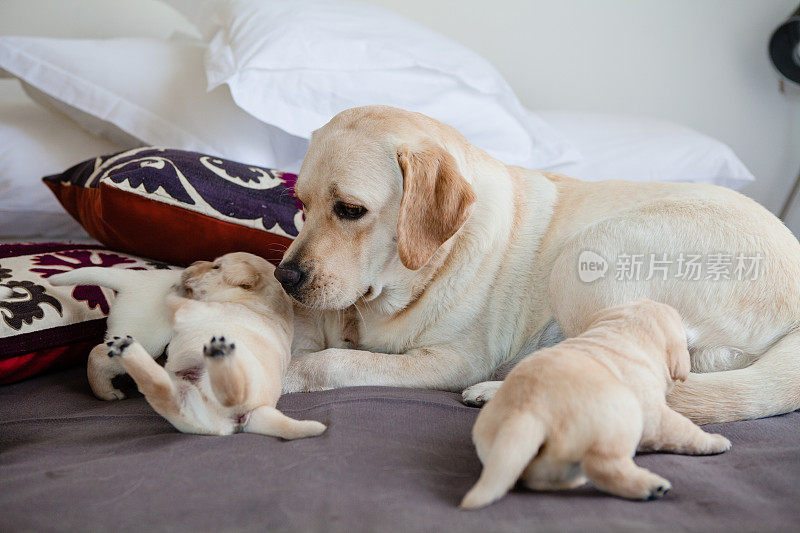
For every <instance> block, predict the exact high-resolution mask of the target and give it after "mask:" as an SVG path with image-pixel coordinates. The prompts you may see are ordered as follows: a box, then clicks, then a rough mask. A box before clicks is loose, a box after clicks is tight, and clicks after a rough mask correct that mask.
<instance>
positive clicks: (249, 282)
mask: <svg viewBox="0 0 800 533" xmlns="http://www.w3.org/2000/svg"><path fill="white" fill-rule="evenodd" d="M274 268H275V267H273V266H272V265H271V264H270V263H269V262H268V261H267V260H266V259H263V258H261V257H258V256H256V255H253V254H248V253H245V252H236V253H230V254H226V255H223V256H220V257H218V258H216V259H214V260H213V261H196V262H194V263H192V265H191V266H189V267H188V268H186V270H184V271H183V275H182V277H181V281H182V283H183V287H184V290H185V291H186V295H187V296H188V297H192V298H196V299H198V300H205V299H208V298H210V297H212V296H213V297H214V299H219V300H234V299H236V298H239V297H246V296H247V295H252V294H261V293H263V292H264V290H266V289H268V288H269V286H270V285H274V283H275V281H274V280H273V279H272V276H273V270H274Z"/></svg>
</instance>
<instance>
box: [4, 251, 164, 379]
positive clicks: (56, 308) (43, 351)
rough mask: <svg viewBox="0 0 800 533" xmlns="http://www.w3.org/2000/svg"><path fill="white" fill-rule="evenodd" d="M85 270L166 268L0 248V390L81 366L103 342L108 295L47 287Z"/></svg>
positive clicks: (105, 256)
mask: <svg viewBox="0 0 800 533" xmlns="http://www.w3.org/2000/svg"><path fill="white" fill-rule="evenodd" d="M85 266H101V267H108V268H128V269H135V270H146V269H159V268H169V267H168V266H167V265H164V264H161V263H157V262H154V261H149V260H145V259H140V258H138V257H134V256H130V255H127V254H122V253H118V252H111V251H109V250H106V249H104V248H103V247H101V246H97V245H80V244H57V243H49V244H0V384H6V383H12V382H14V381H20V380H22V379H25V378H28V377H30V376H33V375H35V374H38V373H40V372H44V371H45V370H52V369H55V368H61V367H64V366H68V365H71V364H77V363H81V362H85V361H86V357H87V356H88V354H89V350H91V349H92V348H93V347H94V346H96V345H97V344H98V343H99V342H101V341H102V340H103V335H104V333H105V329H106V318H105V317H106V316H107V315H108V311H109V304H110V302H111V301H112V300H113V298H114V291H111V290H109V289H103V288H101V287H95V286H78V287H53V286H52V285H50V284H49V283H48V282H47V278H49V277H50V276H52V275H53V274H58V273H61V272H68V271H70V270H74V269H76V268H81V267H85Z"/></svg>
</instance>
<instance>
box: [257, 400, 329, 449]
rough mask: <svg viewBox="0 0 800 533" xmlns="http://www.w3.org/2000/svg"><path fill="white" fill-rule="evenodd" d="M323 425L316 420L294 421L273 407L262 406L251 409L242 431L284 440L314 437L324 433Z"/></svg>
mask: <svg viewBox="0 0 800 533" xmlns="http://www.w3.org/2000/svg"><path fill="white" fill-rule="evenodd" d="M325 429H326V428H325V424H323V423H322V422H317V421H316V420H295V419H294V418H289V417H288V416H286V415H285V414H283V413H281V412H280V411H278V410H277V409H275V408H274V407H270V406H268V405H262V406H261V407H257V408H255V409H253V411H252V412H251V413H250V417H249V419H248V421H247V424H246V425H245V427H244V430H245V431H246V432H248V433H258V434H261V435H269V436H271V437H280V438H282V439H286V440H293V439H303V438H306V437H316V436H317V435H321V434H322V433H323V432H324V431H325Z"/></svg>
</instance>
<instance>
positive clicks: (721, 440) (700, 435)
mask: <svg viewBox="0 0 800 533" xmlns="http://www.w3.org/2000/svg"><path fill="white" fill-rule="evenodd" d="M730 448H731V443H730V441H729V440H728V439H726V438H725V437H723V436H722V435H718V434H716V433H706V432H705V431H703V430H702V429H700V427H699V426H697V425H695V423H694V422H692V421H691V420H689V419H688V418H686V417H685V416H683V415H682V414H680V413H677V412H675V411H673V410H672V409H670V408H669V407H667V406H666V405H665V406H664V407H662V408H661V425H660V427H659V429H658V432H657V434H656V435H654V441H653V442H646V443H644V442H643V443H642V444H641V445H640V447H639V449H640V450H646V451H658V452H671V453H682V454H686V455H711V454H715V453H722V452H725V451H728V450H729V449H730Z"/></svg>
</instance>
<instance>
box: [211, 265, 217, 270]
mask: <svg viewBox="0 0 800 533" xmlns="http://www.w3.org/2000/svg"><path fill="white" fill-rule="evenodd" d="M211 269H212V270H219V265H214V266H213V267H211Z"/></svg>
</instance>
